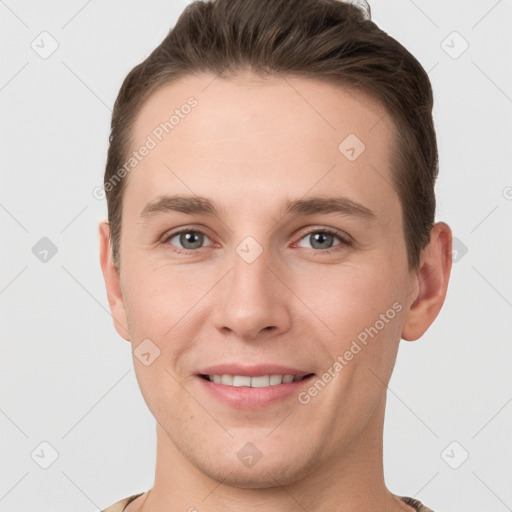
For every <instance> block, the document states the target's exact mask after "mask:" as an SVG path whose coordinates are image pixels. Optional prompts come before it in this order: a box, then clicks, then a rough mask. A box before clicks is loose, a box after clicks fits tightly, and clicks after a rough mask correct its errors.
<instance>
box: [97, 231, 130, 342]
mask: <svg viewBox="0 0 512 512" xmlns="http://www.w3.org/2000/svg"><path fill="white" fill-rule="evenodd" d="M99 235H100V264H101V271H102V272H103V279H104V280H105V287H106V289H107V297H108V303H109V305H110V311H111V313H112V319H113V320H114V327H115V328H116V331H117V332H118V333H119V336H121V337H122V338H124V339H125V340H126V341H130V335H129V332H128V328H127V325H128V322H127V316H126V310H125V307H124V299H123V294H122V291H121V279H120V275H119V272H118V270H117V269H116V267H115V266H114V260H113V258H112V248H111V246H110V226H109V224H108V222H107V221H103V222H100V224H99Z"/></svg>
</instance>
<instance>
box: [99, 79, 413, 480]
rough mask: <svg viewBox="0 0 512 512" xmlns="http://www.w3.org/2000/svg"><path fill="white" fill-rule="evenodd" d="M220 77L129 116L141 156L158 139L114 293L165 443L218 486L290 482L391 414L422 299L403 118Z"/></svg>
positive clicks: (134, 194)
mask: <svg viewBox="0 0 512 512" xmlns="http://www.w3.org/2000/svg"><path fill="white" fill-rule="evenodd" d="M214 78H215V77H214V76H213V75H201V76H194V77H189V78H186V79H182V80H180V81H179V82H176V83H174V84H171V85H167V86H165V87H163V88H162V89H160V90H158V91H157V92H156V93H154V94H153V96H151V97H150V98H149V100H148V101H147V103H146V104H145V105H144V107H143V109H142V110H141V112H140V115H139V117H138V118H137V120H136V123H135V126H134V131H133V138H132V149H133V150H134V151H138V150H139V148H141V147H142V146H143V145H146V147H149V146H151V147H150V149H149V150H148V151H144V150H142V151H141V152H140V153H146V154H145V155H144V156H143V157H142V158H141V159H140V161H138V162H137V164H136V165H135V166H134V167H133V169H131V170H130V172H129V174H128V176H127V180H128V181H127V187H126V189H125V192H124V199H123V214H122V235H121V242H120V254H121V269H120V278H119V279H120V280H119V296H118V298H117V299H116V298H115V297H113V296H114V295H115V293H114V292H112V289H111V290H110V295H109V300H110V303H111V307H112V311H113V315H114V317H115V318H116V320H118V321H119V323H120V324H124V325H125V326H127V329H128V332H129V336H127V335H126V332H125V331H124V330H122V331H121V330H120V331H119V332H120V334H121V335H122V336H123V337H125V338H127V339H129V340H130V341H131V343H132V345H133V349H134V366H135V371H136V375H137V379H138V382H139V385H140V388H141V391H142V394H143V396H144V399H145V400H146V402H147V404H148V407H149V408H150V410H151V412H152V413H153V415H154V416H155V418H156V421H157V423H158V427H157V428H158V431H159V443H162V444H165V445H166V446H167V449H168V450H171V451H172V450H174V452H175V453H176V454H178V455H179V456H180V457H183V460H186V461H188V462H189V463H190V464H192V465H193V466H194V467H195V468H197V469H199V470H200V471H201V472H202V473H203V474H205V475H208V476H210V477H212V478H215V479H216V480H218V481H223V482H224V483H230V484H232V485H237V486H240V487H264V486H269V485H274V484H275V481H273V480H272V477H271V476H270V475H279V482H280V483H281V484H283V485H284V484H286V483H288V482H293V481H297V480H298V479H300V478H302V477H304V476H306V475H307V474H309V473H311V472H313V471H315V470H317V469H319V468H322V467H324V468H326V467H329V464H331V462H332V461H333V460H334V459H335V458H339V457H340V455H342V454H343V453H348V451H349V450H350V449H352V448H353V447H354V446H356V445H357V443H359V442H360V441H361V439H362V438H363V437H364V436H365V435H367V434H368V432H369V430H371V429H374V428H375V425H377V424H378V422H379V421H381V420H382V413H383V408H384V402H385V389H386V385H385V384H386V383H387V381H388V379H389V377H390V375H391V372H392V368H393V365H394V361H395V356H396V351H397V346H398V343H399V340H400V336H401V334H402V329H403V325H404V320H405V318H406V313H407V312H408V311H409V310H410V308H411V304H412V303H413V302H414V300H415V299H416V298H417V289H416V293H415V292H414V290H415V286H414V285H415V283H416V281H415V279H416V276H415V274H414V273H413V272H410V271H409V270H408V265H407V253H406V246H405V240H404V234H403V229H402V211H401V205H400V201H399V197H398V196H397V193H396V192H395V190H394V189H393V187H392V186H391V185H390V184H391V183H392V170H391V164H390V150H391V148H392V147H393V144H394V136H393V128H392V122H391V120H390V117H389V115H388V114H387V113H386V111H385V110H384V108H383V107H382V106H381V105H380V104H379V103H378V102H377V101H375V100H373V99H372V98H370V97H368V96H366V95H363V94H362V93H360V92H357V93H356V92H354V91H350V92H349V91H347V90H345V89H343V88H341V87H339V86H335V85H331V84H327V83H324V82H319V81H315V80H308V79H302V78H301V79H299V78H287V79H286V80H283V79H281V78H272V79H267V80H263V79H259V78H257V77H256V76H253V75H250V74H244V75H239V76H237V77H236V78H231V79H221V78H216V79H214ZM191 96H193V97H194V99H195V100H194V101H190V102H189V103H188V104H189V105H193V106H191V107H190V108H188V107H183V106H184V105H187V100H188V99H189V98H190V97H191ZM176 109H178V113H176V117H175V119H174V121H173V122H174V123H175V124H174V125H173V126H172V129H170V128H169V125H165V124H164V125H161V123H165V122H166V121H168V120H169V117H170V115H171V114H172V113H173V111H175V110H176ZM176 120H177V121H176ZM162 126H164V127H166V128H167V131H166V130H165V129H164V128H162ZM148 137H149V139H151V141H152V142H150V141H149V139H148ZM139 345H140V347H139ZM210 379H212V380H210Z"/></svg>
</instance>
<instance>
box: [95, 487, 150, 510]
mask: <svg viewBox="0 0 512 512" xmlns="http://www.w3.org/2000/svg"><path fill="white" fill-rule="evenodd" d="M141 494H144V493H143V492H139V493H138V494H133V495H132V496H128V498H124V499H122V500H119V501H117V502H116V503H114V504H113V505H110V507H108V508H106V509H104V510H102V511H101V512H123V510H124V509H125V508H126V506H127V505H128V503H131V502H132V501H133V500H134V499H135V498H138V497H139V496H140V495H141Z"/></svg>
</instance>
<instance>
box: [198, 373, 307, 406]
mask: <svg viewBox="0 0 512 512" xmlns="http://www.w3.org/2000/svg"><path fill="white" fill-rule="evenodd" d="M313 377H314V375H310V376H309V377H305V378H304V379H302V380H299V381H297V382H289V383H286V384H277V385H275V386H267V387H265V388H251V387H248V386H226V385H225V384H216V383H215V382H212V381H211V380H206V379H203V378H202V377H199V376H198V377H197V379H198V380H199V381H200V385H202V386H204V388H205V389H206V391H207V392H209V393H210V394H211V395H212V396H213V397H214V398H216V399H217V400H219V401H220V402H222V403H224V404H226V405H228V406H229V407H231V408H233V409H263V408H264V407H268V406H269V405H272V404H274V403H277V402H279V401H281V400H284V399H285V398H288V397H290V396H291V395H295V396H296V395H297V394H298V393H299V392H300V389H301V388H302V387H304V386H307V385H308V384H309V382H310V380H311V379H312V378H313Z"/></svg>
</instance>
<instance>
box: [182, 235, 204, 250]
mask: <svg viewBox="0 0 512 512" xmlns="http://www.w3.org/2000/svg"><path fill="white" fill-rule="evenodd" d="M203 238H204V236H203V235H202V234H201V233H198V232H197V231H187V232H185V233H182V234H181V235H180V243H181V245H182V246H183V247H184V248H185V249H197V248H198V247H201V245H202V243H203ZM187 244H191V245H192V246H190V245H187Z"/></svg>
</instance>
